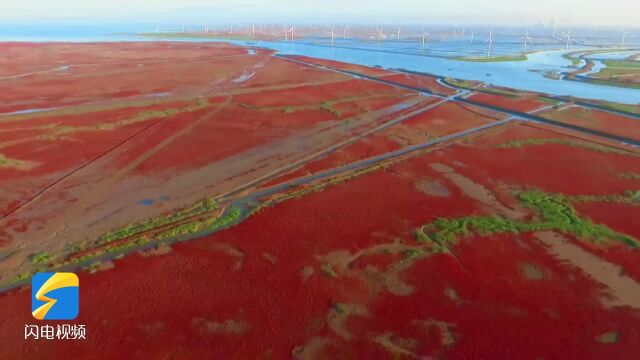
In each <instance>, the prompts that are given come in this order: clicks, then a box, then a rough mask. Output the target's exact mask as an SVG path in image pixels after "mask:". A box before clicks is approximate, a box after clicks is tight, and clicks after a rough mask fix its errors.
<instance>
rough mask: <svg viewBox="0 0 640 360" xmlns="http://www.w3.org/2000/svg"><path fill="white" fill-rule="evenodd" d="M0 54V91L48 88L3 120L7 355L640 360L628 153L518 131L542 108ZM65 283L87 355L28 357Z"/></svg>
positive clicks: (310, 74) (165, 50)
mask: <svg viewBox="0 0 640 360" xmlns="http://www.w3.org/2000/svg"><path fill="white" fill-rule="evenodd" d="M0 47H4V48H5V49H7V51H11V52H12V53H14V54H15V56H20V57H21V58H24V59H25V61H24V63H23V64H20V65H14V66H15V68H11V69H8V70H5V69H4V68H3V69H2V71H3V72H2V73H1V74H0V87H15V88H16V89H23V90H21V91H24V93H29V92H33V93H37V92H38V91H40V92H39V93H37V94H38V95H37V96H34V97H32V98H31V97H25V96H24V95H22V96H18V95H11V96H12V97H9V95H5V96H7V98H6V99H5V101H6V104H5V103H3V105H2V107H0V200H1V202H0V209H2V217H1V218H0V269H2V272H0V280H1V281H0V283H1V284H2V286H3V288H2V289H3V292H2V293H1V294H0V317H1V318H2V319H3V322H2V325H0V358H2V359H4V358H7V359H13V358H25V359H38V358H45V357H46V358H54V359H57V358H65V357H66V356H68V354H74V356H77V357H80V358H96V359H114V358H142V359H158V358H169V359H174V358H179V359H200V358H225V359H247V358H252V359H282V358H294V359H336V358H357V359H360V358H363V359H370V358H376V359H378V358H389V359H405V358H406V359H415V358H417V359H509V358H516V359H541V358H544V359H558V358H559V359H634V358H635V354H636V353H637V352H638V351H640V334H638V332H637V330H636V329H638V328H640V267H639V266H638V263H639V261H640V255H639V253H638V249H640V222H639V220H638V219H640V153H639V152H638V150H637V148H635V147H632V146H629V145H628V144H623V143H620V142H618V141H615V140H614V139H612V138H607V137H606V134H605V136H595V135H592V134H585V133H582V132H580V131H576V130H567V129H565V128H560V127H558V126H553V125H549V124H540V123H537V122H534V121H528V120H526V119H525V118H524V117H518V115H517V114H518V112H521V113H525V112H530V111H532V110H537V109H538V108H539V105H540V106H545V105H543V104H542V102H541V103H537V101H538V100H534V99H533V98H531V99H529V98H527V97H526V96H527V95H523V96H524V99H525V100H522V101H519V100H514V99H513V98H512V97H508V96H506V95H504V94H503V95H500V94H495V95H494V94H491V95H490V96H486V94H484V93H482V94H481V93H474V92H473V91H471V93H470V94H468V95H470V96H469V98H470V99H472V100H478V102H479V104H477V105H470V104H467V103H464V102H462V101H459V99H457V98H456V97H455V96H453V95H456V94H462V91H460V90H457V89H454V88H452V87H447V85H446V84H445V83H442V82H440V81H437V79H436V78H434V77H430V76H427V75H424V76H423V75H415V74H412V75H407V74H401V73H396V72H393V71H390V70H384V69H378V68H366V67H362V66H359V65H352V64H345V63H338V62H334V61H328V60H320V59H312V58H306V57H296V58H295V59H293V60H295V61H292V59H287V58H282V57H278V56H273V55H272V54H271V53H270V52H268V51H265V50H260V49H257V50H255V49H245V48H241V47H236V46H231V45H226V44H221V43H203V44H198V43H155V42H150V43H132V44H109V43H103V44H88V45H87V44H77V45H76V44H74V45H71V44H41V45H24V44H14V45H5V44H0ZM45 55H46V60H44V59H43V56H45ZM229 57H232V59H233V61H230V60H228V58H229ZM36 58H39V59H40V60H39V61H35V60H34V59H36ZM152 59H153V60H152ZM224 59H227V60H224ZM60 64H64V65H60ZM87 64H91V65H87ZM94 64H96V65H94ZM121 64H128V65H132V64H143V66H138V65H135V66H133V65H132V66H128V65H127V66H121ZM318 65H320V66H318ZM59 66H65V68H64V70H62V69H59ZM326 67H330V68H331V69H339V70H346V71H348V72H346V73H345V72H340V71H334V70H331V69H327V68H326ZM51 69H54V70H51ZM187 73H188V75H187ZM358 74H363V75H367V76H369V77H372V78H369V77H359V76H358ZM17 75H20V76H17ZM185 76H187V77H186V78H185ZM101 78H108V79H109V81H105V82H104V83H103V84H102V85H100V86H102V88H101V87H96V88H93V89H91V93H89V92H87V93H84V92H82V91H81V89H82V88H83V86H86V84H91V83H95V82H98V79H101ZM379 79H384V80H385V81H384V82H380V81H377V80H379ZM412 84H413V85H412ZM44 85H47V86H46V87H44ZM407 85H409V86H416V87H419V88H428V89H431V90H433V91H434V93H435V94H434V95H425V94H424V93H419V92H416V91H411V90H410V89H407V87H406V86H407ZM514 91H515V90H514ZM159 92H161V96H160V95H158V93H159ZM114 94H119V95H114ZM149 95H153V96H149ZM505 96H506V97H505ZM30 99H33V100H30ZM485 103H487V105H491V104H493V105H496V106H498V105H500V106H498V107H500V108H507V109H509V110H511V111H512V112H510V113H505V112H500V111H498V110H495V109H492V108H491V107H488V106H487V107H485V106H483V104H485ZM509 104H511V105H513V106H511V105H509ZM547 105H550V104H547ZM575 106H578V105H575ZM33 109H37V110H36V111H30V110H33ZM25 110H26V112H25ZM16 111H19V113H16ZM547 111H549V112H553V111H558V112H562V111H563V109H562V108H560V109H555V108H554V109H551V108H549V109H548V110H547ZM545 116H546V115H545ZM602 121H603V122H604V123H603V125H602V126H601V127H600V128H599V129H600V130H602V131H603V132H605V133H606V132H609V131H610V129H613V128H616V126H617V122H616V121H618V120H612V122H611V123H610V126H609V125H607V124H606V122H607V121H609V119H608V118H603V119H602ZM629 121H630V124H636V123H635V122H632V120H630V119H629ZM628 126H630V127H631V129H635V128H633V126H634V125H628ZM610 133H611V134H612V135H615V134H616V133H615V131H611V132H610ZM58 269H70V270H73V271H76V272H77V273H78V275H79V277H80V284H81V286H80V299H81V300H80V315H79V317H78V319H77V320H75V321H73V323H79V324H84V325H85V326H86V329H87V339H86V340H83V341H37V340H33V339H29V340H25V339H24V337H23V335H24V334H23V328H24V326H25V324H32V323H34V322H37V321H36V320H34V319H33V318H32V316H31V314H30V311H31V310H30V297H31V291H30V290H31V289H30V285H29V278H30V276H31V275H32V274H33V273H35V272H37V271H51V270H58ZM52 324H55V323H53V322H52Z"/></svg>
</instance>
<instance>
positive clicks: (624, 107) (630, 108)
mask: <svg viewBox="0 0 640 360" xmlns="http://www.w3.org/2000/svg"><path fill="white" fill-rule="evenodd" d="M600 105H601V106H603V107H605V108H608V109H611V110H617V111H622V112H627V113H630V114H638V115H640V106H638V105H628V104H618V103H612V102H603V103H600Z"/></svg>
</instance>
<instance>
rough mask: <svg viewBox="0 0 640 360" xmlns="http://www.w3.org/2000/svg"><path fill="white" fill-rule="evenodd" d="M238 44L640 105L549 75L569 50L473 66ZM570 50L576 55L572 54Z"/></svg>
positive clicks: (615, 92)
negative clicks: (554, 78) (551, 77)
mask: <svg viewBox="0 0 640 360" xmlns="http://www.w3.org/2000/svg"><path fill="white" fill-rule="evenodd" d="M226 42H229V43H233V44H238V45H245V46H246V45H249V46H251V45H253V46H260V47H265V48H269V49H272V50H275V51H277V52H278V53H279V54H286V55H306V56H311V57H317V58H322V59H330V60H338V61H344V62H350V63H355V64H360V65H369V66H381V67H384V68H388V69H407V70H413V71H421V72H425V73H429V74H433V75H438V76H449V77H454V78H458V79H465V80H479V81H484V82H486V83H489V84H493V85H498V86H505V87H510V88H514V89H520V90H529V91H536V92H543V93H548V94H552V95H561V96H562V95H569V96H575V97H580V98H585V99H594V100H606V101H612V102H618V103H624V104H640V90H637V89H629V88H622V87H615V86H604V85H593V84H589V83H585V82H579V81H567V80H553V79H549V78H546V77H544V76H543V75H542V73H543V72H545V71H557V72H560V71H566V70H567V68H568V67H569V66H570V65H571V62H570V61H569V60H567V59H565V58H563V57H562V55H563V54H565V53H566V52H567V51H566V50H552V51H540V52H537V53H533V54H530V55H529V56H528V59H527V60H526V61H505V62H468V61H457V60H450V59H446V58H440V57H429V56H424V55H417V54H407V53H393V52H380V51H375V50H371V49H356V48H351V47H349V48H347V47H331V46H324V45H314V44H306V43H302V42H294V43H291V42H278V41H237V40H234V41H226ZM571 51H576V49H572V50H571Z"/></svg>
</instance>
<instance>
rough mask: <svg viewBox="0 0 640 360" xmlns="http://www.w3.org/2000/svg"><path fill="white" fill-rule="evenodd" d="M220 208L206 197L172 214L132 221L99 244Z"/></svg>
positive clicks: (108, 235) (112, 232) (106, 236)
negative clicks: (137, 221)
mask: <svg viewBox="0 0 640 360" xmlns="http://www.w3.org/2000/svg"><path fill="white" fill-rule="evenodd" d="M218 208H219V206H218V203H217V202H216V201H215V200H214V199H212V198H206V199H204V200H202V201H199V202H197V203H196V204H195V205H192V206H190V207H188V208H185V209H182V210H180V211H178V212H175V213H173V214H171V215H164V216H159V217H155V218H151V219H148V220H146V221H144V222H141V223H132V224H129V225H127V226H125V227H123V228H120V229H118V230H114V231H111V232H109V233H106V234H104V235H102V236H101V237H100V238H99V239H98V241H97V244H106V243H109V242H112V241H115V240H120V239H125V238H128V237H130V236H133V235H137V234H140V233H143V232H145V231H149V230H153V229H156V228H158V227H161V226H165V225H169V224H172V223H175V222H179V221H181V220H185V219H187V218H190V217H193V216H197V215H201V214H204V213H207V212H211V211H214V210H217V209H218ZM181 226H182V225H181Z"/></svg>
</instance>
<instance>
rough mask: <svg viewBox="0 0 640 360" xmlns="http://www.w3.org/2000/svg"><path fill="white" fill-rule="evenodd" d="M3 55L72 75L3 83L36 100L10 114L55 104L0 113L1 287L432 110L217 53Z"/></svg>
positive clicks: (233, 50)
mask: <svg viewBox="0 0 640 360" xmlns="http://www.w3.org/2000/svg"><path fill="white" fill-rule="evenodd" d="M2 46H4V47H5V48H6V49H7V51H9V52H12V53H16V54H17V55H16V56H18V57H25V56H26V55H25V54H28V53H29V52H30V51H31V52H32V54H33V58H36V57H41V56H45V54H46V55H47V56H46V57H45V59H47V60H50V61H51V62H52V63H51V64H45V65H42V66H45V67H47V66H54V65H55V64H58V63H61V62H63V63H65V64H67V65H68V66H69V68H68V69H66V70H65V75H64V78H65V79H66V80H65V81H66V82H65V84H60V83H58V82H57V80H55V79H52V78H51V76H52V75H51V74H52V73H49V72H46V73H43V74H40V73H38V74H28V75H25V76H19V77H11V78H9V79H4V80H3V81H2V82H0V86H13V87H15V88H16V89H20V88H21V89H24V91H25V92H29V93H33V94H34V95H35V96H34V97H31V98H27V97H26V95H24V94H22V95H10V94H6V93H5V92H3V94H5V95H4V96H8V98H6V99H5V100H6V104H7V106H17V107H19V108H20V109H28V108H33V107H38V108H40V107H43V106H45V107H49V106H51V108H50V109H46V108H45V109H42V110H41V111H36V112H23V113H17V114H16V113H5V114H3V115H0V139H1V141H2V142H1V143H0V154H2V158H1V162H0V164H2V166H1V167H0V173H1V174H2V175H3V176H2V177H1V178H0V184H2V191H1V192H0V194H1V195H0V200H1V201H0V208H1V209H2V215H3V216H6V218H5V219H4V220H5V221H3V222H2V223H0V239H1V241H2V242H3V243H5V244H7V246H9V247H10V246H13V245H15V244H18V243H19V244H24V245H25V246H24V247H21V250H19V251H18V252H14V253H12V254H13V255H12V257H11V258H10V259H6V260H5V261H4V262H3V263H2V264H0V266H2V267H3V268H5V267H6V269H7V270H8V269H12V270H11V271H6V272H3V274H4V277H5V280H8V279H12V278H14V277H15V276H18V275H19V274H21V273H22V272H24V271H25V267H29V266H30V264H29V262H25V261H24V259H25V258H28V257H29V256H32V255H33V254H37V253H41V252H45V253H47V254H51V256H53V254H60V253H63V252H64V251H65V250H64V249H66V247H67V244H68V242H77V241H85V240H87V239H91V238H95V237H98V236H100V234H103V233H105V232H108V231H110V230H112V229H115V228H118V227H122V226H124V225H126V224H127V223H129V222H131V221H132V219H144V218H147V217H151V216H157V215H160V214H162V213H164V212H166V211H167V210H169V209H175V208H179V207H184V206H188V205H189V204H192V203H193V202H195V201H197V200H199V199H201V198H203V197H205V196H215V195H218V194H224V193H226V192H229V191H233V190H234V189H236V188H237V187H239V186H244V184H247V183H250V182H252V181H254V180H255V179H257V178H261V177H263V176H266V175H269V174H271V173H273V172H277V171H279V169H280V168H282V167H285V166H289V165H290V164H292V163H295V162H298V161H302V160H303V159H306V158H309V157H313V156H317V155H318V154H321V153H322V152H323V151H325V149H327V148H330V147H332V146H335V145H336V144H340V143H342V142H345V141H350V139H356V138H358V137H359V136H360V134H363V133H365V132H367V131H370V130H371V129H372V128H375V127H377V126H380V125H381V124H383V123H385V122H388V121H392V120H394V119H395V118H396V117H399V116H403V114H404V113H405V112H407V111H410V110H411V109H413V108H415V107H419V106H426V105H428V104H429V103H430V102H431V101H434V100H433V99H431V98H429V97H424V96H419V95H417V94H415V93H412V92H410V91H408V90H403V89H399V88H397V87H393V86H389V85H384V84H380V83H376V82H368V81H365V80H362V79H354V78H353V77H351V76H348V75H344V74H339V73H336V72H333V71H328V70H323V69H321V68H317V67H313V66H308V65H304V64H299V63H296V62H293V61H290V60H286V59H281V58H277V57H273V56H271V54H270V53H269V52H266V51H263V50H257V51H256V52H255V53H253V52H250V51H248V50H247V49H244V48H238V47H234V46H230V45H226V44H192V45H187V44H182V43H141V44H129V45H127V44H81V45H77V48H76V47H74V46H72V45H69V44H41V45H24V44H16V45H4V44H3V45H2ZM101 52H108V53H109V55H108V56H106V58H105V57H101V55H100V54H101ZM229 57H233V61H230V60H229ZM225 59H226V60H225ZM31 61H32V62H33V60H31ZM40 61H41V62H46V61H45V60H40ZM89 63H90V64H91V66H88V65H87V64H89ZM94 64H95V65H94ZM131 64H134V65H135V66H129V65H131ZM137 64H143V66H138V65H137ZM76 65H77V66H76ZM85 65H87V66H85ZM147 65H148V66H147ZM272 67H273V71H271V68H272ZM23 70H24V69H23ZM76 70H77V71H76ZM21 71H22V70H21ZM187 73H188V74H187ZM56 76H57V75H56ZM106 79H108V81H103V80H106ZM93 83H100V86H96V87H90V86H89V84H93ZM45 85H46V86H45ZM84 88H90V89H91V91H92V92H93V94H91V96H90V98H89V97H87V96H86V95H87V92H86V91H81V89H84ZM21 91H22V90H21ZM158 91H162V94H161V96H156V95H158V94H157V92H158ZM115 92H128V94H130V96H126V97H122V96H113V94H114V93H115ZM134 92H135V93H136V94H134ZM11 96H14V97H15V99H14V98H10V97H11ZM25 99H34V100H32V101H27V100H25ZM40 101H44V102H46V104H40V103H38V104H35V103H37V102H40ZM76 101H77V103H76ZM54 105H55V106H54ZM61 199H64V200H63V201H61ZM158 199H164V200H162V201H158ZM140 203H144V204H150V205H140ZM61 228H63V229H65V230H64V231H62V232H61V231H58V230H59V229H61ZM21 229H27V230H26V231H19V230H21ZM56 229H58V230H56ZM51 232H53V233H54V234H57V235H54V237H53V238H52V237H51V236H50V235H51ZM47 234H48V235H47ZM34 238H37V239H48V240H47V241H33V240H32V239H34Z"/></svg>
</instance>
